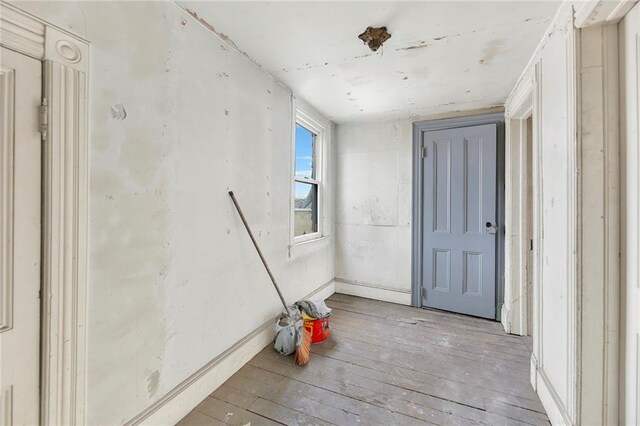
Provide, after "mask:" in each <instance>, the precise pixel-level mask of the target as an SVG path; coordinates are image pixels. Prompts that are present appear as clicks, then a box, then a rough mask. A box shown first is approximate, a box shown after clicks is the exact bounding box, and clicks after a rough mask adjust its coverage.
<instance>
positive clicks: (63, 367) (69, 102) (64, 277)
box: [0, 3, 89, 424]
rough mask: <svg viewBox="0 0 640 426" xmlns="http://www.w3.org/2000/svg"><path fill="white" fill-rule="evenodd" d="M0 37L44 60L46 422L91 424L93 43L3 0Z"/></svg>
mask: <svg viewBox="0 0 640 426" xmlns="http://www.w3.org/2000/svg"><path fill="white" fill-rule="evenodd" d="M0 17H1V20H2V22H1V24H2V25H1V27H0V28H1V33H0V44H1V45H2V46H4V47H6V48H8V49H11V50H14V51H16V52H18V53H22V54H24V55H27V56H30V57H32V58H35V59H38V60H40V61H42V62H43V64H44V72H43V77H44V89H43V96H44V97H45V99H46V102H47V107H46V110H45V111H44V114H43V115H44V116H46V121H45V122H46V123H47V125H46V127H43V157H44V158H43V218H42V220H43V227H44V229H43V259H42V261H43V263H42V268H43V269H42V276H43V281H42V301H43V302H42V304H43V306H42V336H41V351H42V371H41V376H42V378H41V383H42V384H41V423H42V424H84V423H86V417H85V411H86V395H85V383H86V361H85V356H86V328H87V327H86V309H87V306H86V305H87V303H86V289H87V261H88V215H89V203H88V201H89V155H88V154H89V145H88V131H87V129H88V125H87V111H88V94H87V91H88V71H89V44H88V42H87V41H86V40H83V39H81V38H79V37H76V36H74V35H72V34H70V33H68V32H67V31H64V30H62V29H60V28H57V27H55V26H53V25H51V24H48V23H46V22H44V21H42V20H40V19H38V18H36V17H34V16H32V15H30V14H27V13H25V12H23V11H21V10H20V9H18V8H16V7H15V6H12V5H9V4H6V3H0Z"/></svg>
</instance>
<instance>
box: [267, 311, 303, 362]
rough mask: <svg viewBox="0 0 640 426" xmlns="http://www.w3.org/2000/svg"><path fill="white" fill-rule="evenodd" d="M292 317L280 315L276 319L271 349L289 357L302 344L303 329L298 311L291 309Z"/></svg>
mask: <svg viewBox="0 0 640 426" xmlns="http://www.w3.org/2000/svg"><path fill="white" fill-rule="evenodd" d="M290 311H291V313H292V316H289V315H287V314H284V313H283V314H282V315H280V316H279V317H278V319H276V324H275V332H276V338H275V342H274V345H273V347H274V348H275V350H276V351H277V352H278V353H280V354H282V355H291V354H292V353H294V352H295V351H296V349H297V348H298V347H299V346H300V344H301V343H302V337H303V334H304V327H303V321H302V317H301V316H300V311H298V309H291V310H290Z"/></svg>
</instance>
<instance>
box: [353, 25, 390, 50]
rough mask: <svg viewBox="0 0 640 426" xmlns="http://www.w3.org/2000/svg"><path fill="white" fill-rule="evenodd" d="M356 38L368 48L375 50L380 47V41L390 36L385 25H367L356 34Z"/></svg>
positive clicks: (382, 41)
mask: <svg viewBox="0 0 640 426" xmlns="http://www.w3.org/2000/svg"><path fill="white" fill-rule="evenodd" d="M358 38H359V39H360V40H362V41H363V42H364V44H366V45H367V46H369V49H371V50H372V51H373V52H375V51H377V50H378V49H379V48H380V46H382V43H384V42H385V41H387V40H389V38H391V34H389V32H388V31H387V27H380V28H374V27H367V29H366V30H364V32H363V33H362V34H360V35H359V36H358Z"/></svg>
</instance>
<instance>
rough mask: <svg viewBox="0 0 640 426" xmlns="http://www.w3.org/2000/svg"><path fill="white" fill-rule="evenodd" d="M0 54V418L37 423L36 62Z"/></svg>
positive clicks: (38, 75) (10, 53) (39, 79)
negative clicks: (0, 396) (0, 395)
mask: <svg viewBox="0 0 640 426" xmlns="http://www.w3.org/2000/svg"><path fill="white" fill-rule="evenodd" d="M1 53H2V55H1V56H0V139H1V140H0V142H1V144H2V145H1V146H0V201H1V203H2V204H1V209H0V250H1V255H2V256H1V258H0V389H1V392H2V398H1V399H0V410H1V413H0V424H2V425H11V424H15V425H36V424H38V423H39V412H40V407H39V401H40V394H39V378H40V296H39V292H40V243H41V242H40V238H41V210H40V203H41V202H40V199H41V135H40V131H39V121H38V111H39V106H40V99H41V91H42V64H41V62H40V61H38V60H36V59H32V58H29V57H27V56H24V55H20V54H18V53H15V52H13V51H11V50H9V49H6V48H2V51H1Z"/></svg>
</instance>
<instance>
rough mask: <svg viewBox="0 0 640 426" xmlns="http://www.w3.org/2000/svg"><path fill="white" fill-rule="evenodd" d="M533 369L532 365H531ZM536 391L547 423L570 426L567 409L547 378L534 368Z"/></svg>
mask: <svg viewBox="0 0 640 426" xmlns="http://www.w3.org/2000/svg"><path fill="white" fill-rule="evenodd" d="M532 367H533V363H532ZM535 375H536V378H535V381H536V387H537V389H536V391H537V393H538V396H539V397H540V401H541V402H542V406H543V407H544V409H545V411H546V412H547V416H548V417H549V421H550V422H551V424H552V425H572V424H573V422H572V421H571V418H570V417H569V413H567V409H566V408H565V406H564V405H563V404H562V401H561V400H560V397H559V396H558V394H557V392H556V391H555V389H554V388H553V386H552V385H551V382H550V381H549V378H548V377H547V375H546V374H545V373H544V371H541V370H539V369H537V368H536V370H535Z"/></svg>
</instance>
